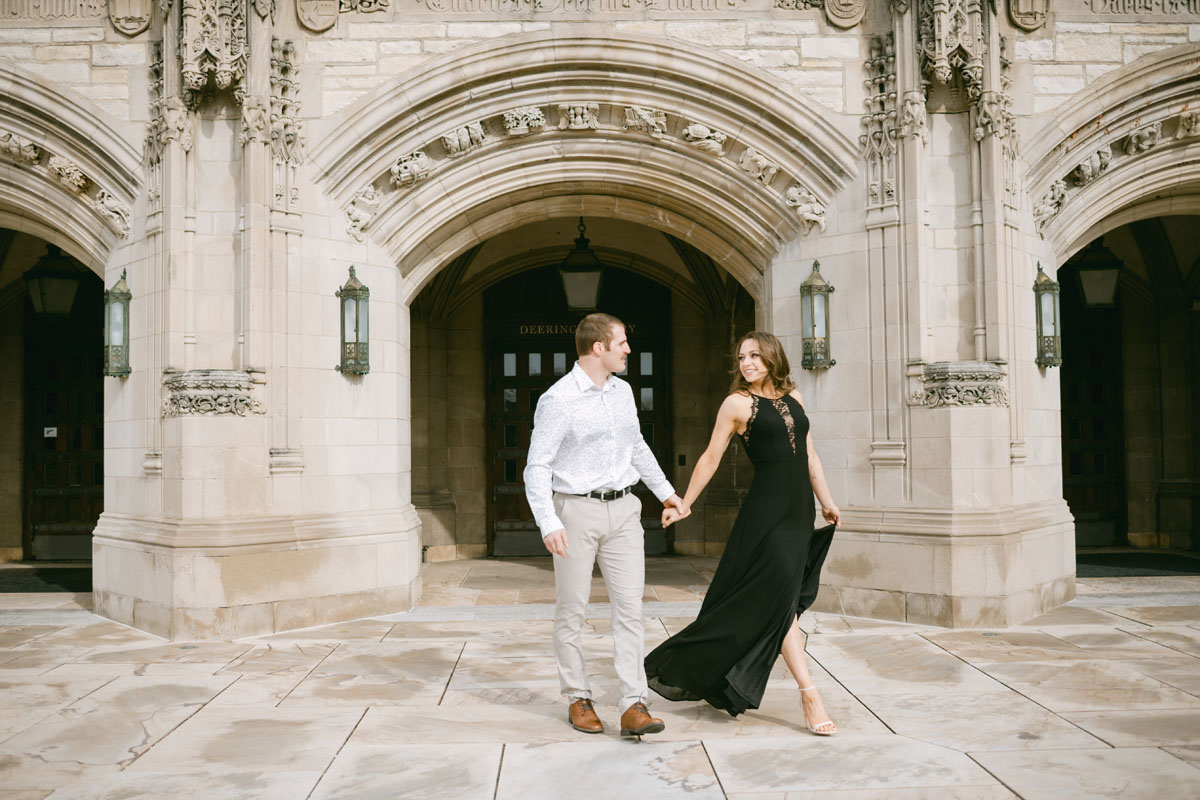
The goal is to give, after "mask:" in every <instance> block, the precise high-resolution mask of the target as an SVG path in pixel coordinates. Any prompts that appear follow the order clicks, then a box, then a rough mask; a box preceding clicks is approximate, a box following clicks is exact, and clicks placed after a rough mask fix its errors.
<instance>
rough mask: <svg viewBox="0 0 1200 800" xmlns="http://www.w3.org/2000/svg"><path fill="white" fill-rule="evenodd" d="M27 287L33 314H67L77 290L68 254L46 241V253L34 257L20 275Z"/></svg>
mask: <svg viewBox="0 0 1200 800" xmlns="http://www.w3.org/2000/svg"><path fill="white" fill-rule="evenodd" d="M22 277H23V278H24V279H25V285H26V287H28V289H29V299H30V300H32V301H33V310H34V312H35V313H37V314H42V315H45V316H51V317H67V316H70V314H71V309H72V308H73V307H74V306H75V293H76V292H77V291H78V290H79V270H78V269H77V268H76V267H75V262H74V261H72V260H71V257H70V256H65V255H63V252H62V250H60V249H59V248H58V247H56V246H54V245H52V244H48V245H46V255H44V256H42V257H41V258H39V259H38V260H37V263H36V264H34V265H33V267H32V268H31V269H29V270H28V271H27V272H26V273H25V274H24V275H23V276H22Z"/></svg>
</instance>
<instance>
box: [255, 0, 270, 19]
mask: <svg viewBox="0 0 1200 800" xmlns="http://www.w3.org/2000/svg"><path fill="white" fill-rule="evenodd" d="M251 2H253V3H254V10H255V12H257V13H258V18H259V19H266V18H267V17H268V16H269V17H270V18H271V19H275V0H251Z"/></svg>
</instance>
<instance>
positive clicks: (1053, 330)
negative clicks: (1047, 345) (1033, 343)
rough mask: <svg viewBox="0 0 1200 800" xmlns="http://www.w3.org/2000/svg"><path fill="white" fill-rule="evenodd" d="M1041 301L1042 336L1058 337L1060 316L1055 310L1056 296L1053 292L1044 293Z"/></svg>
mask: <svg viewBox="0 0 1200 800" xmlns="http://www.w3.org/2000/svg"><path fill="white" fill-rule="evenodd" d="M1040 299H1041V303H1042V336H1058V315H1057V314H1056V313H1055V310H1054V306H1055V305H1056V304H1055V302H1054V301H1055V296H1054V294H1053V293H1051V292H1042V296H1041V298H1040ZM1026 308H1028V306H1026Z"/></svg>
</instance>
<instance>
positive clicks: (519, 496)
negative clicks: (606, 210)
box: [485, 268, 673, 556]
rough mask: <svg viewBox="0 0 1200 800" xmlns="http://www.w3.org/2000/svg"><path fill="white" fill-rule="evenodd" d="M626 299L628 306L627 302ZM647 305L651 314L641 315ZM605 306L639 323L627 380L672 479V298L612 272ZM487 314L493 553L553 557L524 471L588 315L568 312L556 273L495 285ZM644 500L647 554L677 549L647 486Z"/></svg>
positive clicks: (632, 334) (641, 491)
mask: <svg viewBox="0 0 1200 800" xmlns="http://www.w3.org/2000/svg"><path fill="white" fill-rule="evenodd" d="M618 273H619V274H618ZM644 284H649V286H645V285H644ZM656 290H657V291H656ZM646 291H649V292H650V293H651V295H653V296H652V297H651V298H650V302H649V303H646V302H642V303H636V302H635V303H630V302H628V300H629V299H630V298H633V299H635V300H636V299H639V298H640V299H641V300H643V301H644V300H646V298H645V296H644V295H639V294H638V292H646ZM610 292H611V293H612V294H613V295H616V302H613V303H611V304H609V305H607V306H606V304H605V300H606V299H608V297H609V293H610ZM622 298H624V299H625V300H626V302H624V303H622V302H621V299H622ZM655 303H657V304H658V305H656V304H655ZM639 305H641V306H642V307H643V308H644V309H645V311H642V312H641V313H639V308H638V306H639ZM620 306H624V308H619V307H620ZM600 307H601V308H602V309H605V310H609V309H611V312H610V313H613V314H615V315H616V316H618V317H620V318H621V319H622V320H624V321H625V322H626V324H627V325H628V326H629V342H630V347H631V348H632V349H633V353H632V354H631V355H630V357H629V361H628V366H627V368H626V372H625V373H622V374H621V377H622V378H623V379H624V380H626V381H628V382H629V383H630V386H631V387H632V389H633V394H634V398H635V400H636V401H637V403H638V419H639V421H640V423H641V426H642V435H643V437H644V438H645V439H646V442H647V444H648V445H649V446H650V448H651V450H653V451H654V454H655V457H656V458H657V459H658V461H659V464H660V465H661V466H662V467H663V469H664V471H665V472H666V473H667V475H668V477H670V475H671V470H670V464H669V459H670V457H671V453H672V449H673V445H672V438H671V430H670V424H669V423H670V408H671V405H670V381H669V374H670V371H669V364H668V355H669V352H670V339H669V330H670V327H669V317H670V314H669V309H670V296H669V294H668V292H667V290H665V289H663V288H662V287H660V286H658V285H657V284H653V283H651V282H650V281H648V280H645V279H643V278H640V277H639V276H636V275H633V274H631V273H625V272H624V271H622V270H616V269H613V268H610V269H608V270H607V271H606V273H605V289H604V290H603V292H602V294H601V304H600ZM622 312H624V313H622ZM485 316H486V322H485V325H486V329H487V331H488V341H487V371H488V375H487V384H486V385H487V387H488V403H487V404H488V431H487V436H488V453H489V460H488V470H489V474H488V485H489V488H490V492H489V494H490V496H489V498H488V499H489V503H488V529H489V530H488V552H489V554H491V555H496V556H534V555H537V556H544V555H547V552H546V549H545V547H544V546H543V545H542V539H541V533H540V531H539V530H538V528H537V524H536V523H535V522H534V520H533V513H532V512H531V511H530V509H529V504H528V502H527V501H526V499H525V482H524V471H525V465H526V457H527V455H528V452H529V439H530V436H531V434H532V431H533V417H534V412H535V410H536V409H537V401H538V398H539V397H540V396H541V395H542V393H543V392H545V391H546V390H547V389H548V388H550V386H551V385H552V384H553V383H554V382H555V381H557V380H559V379H560V378H562V377H563V376H564V375H566V374H567V373H568V372H570V371H571V369H572V367H574V365H575V359H576V356H575V323H576V322H577V321H578V316H572V315H569V314H567V312H566V303H565V300H564V299H563V298H562V289H561V286H560V285H559V284H558V277H557V272H556V271H554V270H536V271H533V272H529V273H522V274H521V275H518V276H516V277H515V278H510V279H509V280H508V281H505V282H504V283H502V284H499V285H498V286H496V287H492V289H489V290H488V293H487V295H486V297H485ZM636 493H637V495H638V496H639V497H640V498H641V499H642V505H643V508H644V509H645V511H644V513H643V519H642V526H643V528H645V530H646V552H647V553H664V552H669V550H670V541H669V539H668V537H667V536H666V532H665V531H664V530H663V528H662V525H661V522H660V520H659V514H660V510H661V508H662V504H661V503H660V502H659V501H658V499H657V498H655V497H654V495H653V493H651V492H650V491H649V490H648V489H646V488H645V486H644V485H643V484H640V483H639V484H638V488H637V490H636Z"/></svg>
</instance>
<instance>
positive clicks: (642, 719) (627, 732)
mask: <svg viewBox="0 0 1200 800" xmlns="http://www.w3.org/2000/svg"><path fill="white" fill-rule="evenodd" d="M666 727H667V726H666V725H663V721H662V720H661V719H658V718H657V717H652V716H650V709H648V708H646V704H645V703H634V704H633V705H631V706H630V707H629V708H627V709H625V713H624V714H622V715H621V735H622V736H636V737H638V740H639V741H640V740H641V738H642V734H644V733H662V732H663V730H665V729H666Z"/></svg>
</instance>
